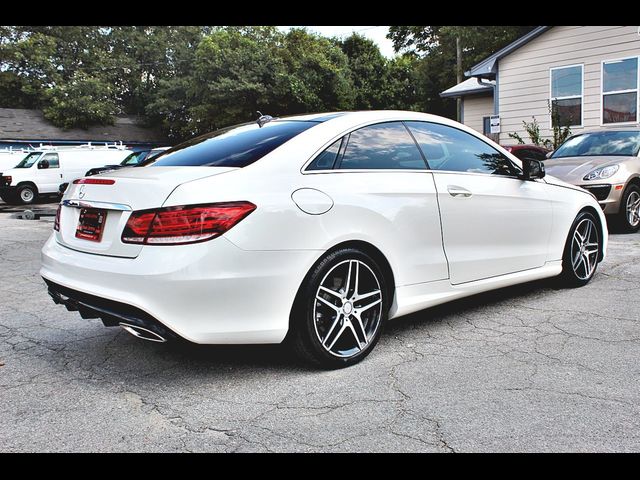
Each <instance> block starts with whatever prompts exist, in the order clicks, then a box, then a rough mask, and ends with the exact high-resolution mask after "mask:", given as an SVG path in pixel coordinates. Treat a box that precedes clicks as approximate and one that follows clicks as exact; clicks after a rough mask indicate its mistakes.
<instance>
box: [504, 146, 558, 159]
mask: <svg viewBox="0 0 640 480" xmlns="http://www.w3.org/2000/svg"><path fill="white" fill-rule="evenodd" d="M502 148H504V149H505V150H506V151H507V152H510V153H512V154H514V155H515V156H516V157H518V158H519V159H520V160H523V159H525V158H531V159H533V160H540V161H544V160H546V159H547V153H549V152H550V151H551V150H547V149H546V148H543V147H539V146H537V145H509V146H506V145H502Z"/></svg>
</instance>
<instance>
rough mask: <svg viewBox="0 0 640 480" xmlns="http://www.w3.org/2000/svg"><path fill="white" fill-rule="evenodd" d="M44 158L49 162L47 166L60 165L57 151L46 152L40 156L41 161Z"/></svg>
mask: <svg viewBox="0 0 640 480" xmlns="http://www.w3.org/2000/svg"><path fill="white" fill-rule="evenodd" d="M44 160H46V161H47V162H49V168H59V167H60V162H59V160H58V154H57V153H47V154H45V156H44V157H42V160H41V161H44Z"/></svg>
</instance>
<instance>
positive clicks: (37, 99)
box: [0, 26, 529, 140]
mask: <svg viewBox="0 0 640 480" xmlns="http://www.w3.org/2000/svg"><path fill="white" fill-rule="evenodd" d="M528 28H529V27H442V26H423V27H412V26H404V27H401V26H396V27H392V28H391V30H390V34H389V35H390V38H392V39H393V41H394V44H395V47H396V49H397V50H403V51H405V53H403V54H402V55H397V56H396V57H395V58H393V59H387V58H385V57H384V56H382V55H381V53H380V50H379V49H378V47H377V46H376V45H375V43H373V42H372V41H371V40H368V39H366V38H364V37H362V36H360V35H358V34H355V33H354V34H352V35H351V36H348V37H347V38H343V39H337V38H326V37H322V36H319V35H317V34H314V33H311V32H309V31H307V30H305V29H292V30H290V31H288V32H287V33H284V32H282V31H280V30H278V29H277V28H276V27H259V26H244V27H243V26H236V27H207V26H195V27H194V26H9V27H3V26H0V106H1V107H10V108H40V109H42V110H43V112H44V114H45V116H46V117H47V118H48V119H49V120H51V121H52V122H53V123H54V124H56V125H58V126H61V127H64V128H72V127H88V126H90V125H93V124H107V123H110V122H112V121H113V118H114V116H115V115H121V114H129V115H138V116H140V117H141V118H142V119H144V120H145V121H146V122H147V123H148V124H150V125H157V126H160V127H161V128H162V129H163V130H164V131H165V132H166V133H167V135H168V136H169V137H170V138H172V139H174V140H181V139H184V138H189V137H191V136H193V135H196V134H198V133H202V132H205V131H210V130H212V129H216V128H220V127H222V126H226V125H229V124H232V123H236V122H245V121H251V120H253V119H255V118H256V111H257V110H260V111H262V112H263V113H268V114H271V115H276V116H283V115H287V114H295V113H302V112H314V111H330V110H350V109H376V108H381V109H383V108H384V109H390V108H393V109H408V110H422V111H426V112H430V113H437V114H444V115H447V116H453V115H454V113H455V112H453V111H452V109H451V105H452V104H451V102H450V101H445V100H443V99H441V98H440V96H439V95H438V94H439V92H440V91H442V90H444V89H446V88H448V87H450V86H451V85H453V83H455V38H456V36H459V37H460V38H461V39H462V41H463V46H464V58H463V64H464V66H465V68H468V67H469V66H470V65H472V64H473V63H475V62H476V61H478V60H479V59H481V58H482V57H483V56H486V55H488V54H489V53H491V52H492V51H494V50H495V49H497V48H499V47H501V46H502V45H503V44H505V43H506V42H508V41H511V40H512V39H513V38H515V37H516V36H518V35H520V34H521V33H523V32H524V31H526V30H527V29H528Z"/></svg>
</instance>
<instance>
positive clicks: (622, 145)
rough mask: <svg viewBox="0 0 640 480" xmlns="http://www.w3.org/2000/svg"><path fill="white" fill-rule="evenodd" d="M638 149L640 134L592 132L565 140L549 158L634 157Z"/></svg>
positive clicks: (639, 146) (639, 147)
mask: <svg viewBox="0 0 640 480" xmlns="http://www.w3.org/2000/svg"><path fill="white" fill-rule="evenodd" d="M639 149H640V132H620V131H618V132H613V131H612V132H593V133H585V134H583V135H577V136H575V137H572V138H569V139H567V141H565V142H564V143H563V144H562V145H560V147H559V148H558V149H557V150H556V151H555V152H554V153H553V155H552V156H551V158H562V157H580V156H598V155H622V156H632V157H635V156H636V155H638V150H639Z"/></svg>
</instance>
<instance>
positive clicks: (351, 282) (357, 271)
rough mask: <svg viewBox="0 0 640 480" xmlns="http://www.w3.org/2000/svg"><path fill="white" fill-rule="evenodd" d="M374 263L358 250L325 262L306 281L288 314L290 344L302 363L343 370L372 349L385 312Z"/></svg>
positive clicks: (385, 301)
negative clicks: (289, 315)
mask: <svg viewBox="0 0 640 480" xmlns="http://www.w3.org/2000/svg"><path fill="white" fill-rule="evenodd" d="M387 297H388V293H387V286H386V283H385V279H384V277H383V274H382V271H381V269H380V267H379V266H378V264H377V263H376V262H375V261H374V260H373V259H372V258H371V257H369V256H368V255H367V254H365V253H364V252H361V251H359V250H356V249H352V248H347V249H343V250H338V251H336V252H333V253H331V254H329V255H327V256H326V257H325V258H323V259H322V260H321V261H320V262H319V263H318V264H317V266H316V267H315V268H314V269H313V271H312V272H311V274H310V275H309V276H308V277H307V280H306V283H305V285H303V286H302V289H301V291H300V294H299V296H298V299H297V302H296V306H295V307H294V311H293V312H292V319H291V323H292V324H291V329H292V332H291V340H292V342H293V346H294V348H295V350H296V351H297V352H298V353H299V354H300V355H301V356H302V357H303V358H305V359H306V360H310V361H312V362H314V363H316V364H320V365H322V366H325V367H332V368H336V367H343V366H347V365H351V364H353V363H356V362H358V361H360V360H362V359H363V358H364V357H365V356H366V355H367V354H368V353H369V352H370V351H371V349H372V348H373V347H374V345H375V344H376V342H377V341H378V339H379V338H380V333H381V330H382V325H383V322H384V320H385V319H386V316H387V311H388V309H389V301H388V300H389V299H388V298H387Z"/></svg>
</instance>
